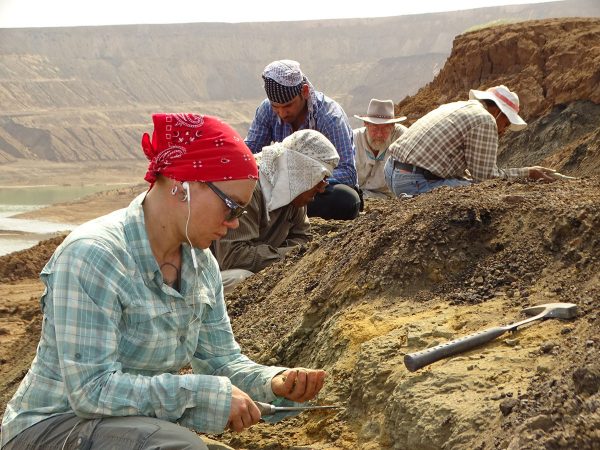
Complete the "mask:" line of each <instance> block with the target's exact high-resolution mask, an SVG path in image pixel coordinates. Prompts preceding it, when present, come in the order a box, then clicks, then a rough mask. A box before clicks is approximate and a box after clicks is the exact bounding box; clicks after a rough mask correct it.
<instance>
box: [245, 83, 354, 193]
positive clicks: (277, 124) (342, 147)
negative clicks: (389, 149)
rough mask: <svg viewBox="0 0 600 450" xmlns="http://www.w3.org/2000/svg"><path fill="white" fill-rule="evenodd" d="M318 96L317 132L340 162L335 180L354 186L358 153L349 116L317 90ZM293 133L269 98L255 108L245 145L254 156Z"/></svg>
mask: <svg viewBox="0 0 600 450" xmlns="http://www.w3.org/2000/svg"><path fill="white" fill-rule="evenodd" d="M315 96H316V102H315V103H314V105H313V106H314V116H315V119H316V124H315V130H316V131H319V132H321V133H322V134H323V135H325V137H326V138H327V139H329V140H330V141H331V143H332V144H333V146H334V147H335V149H336V150H337V152H338V154H339V155H340V162H339V164H338V166H337V167H336V168H335V169H334V171H333V178H334V179H335V180H337V181H338V182H340V183H343V184H347V185H348V186H351V187H354V186H356V185H357V184H358V181H357V176H356V165H355V162H354V155H355V154H356V152H355V149H354V140H353V136H352V128H351V127H350V124H349V122H348V117H347V116H346V113H345V112H344V110H343V109H342V107H341V106H340V105H339V104H338V103H337V102H336V101H335V100H332V99H330V98H329V97H327V96H325V95H324V94H323V93H322V92H318V91H315ZM307 116H308V115H307ZM306 128H308V117H307V118H306V120H305V122H304V124H303V125H302V126H300V128H299V129H300V130H303V129H306ZM292 133H293V130H292V126H291V125H290V124H289V123H285V122H283V121H282V120H281V119H280V118H279V116H278V115H277V113H276V112H275V111H273V108H271V103H270V102H269V99H265V100H264V101H263V102H262V103H261V104H260V106H259V107H258V108H257V109H256V115H255V116H254V120H253V121H252V124H251V125H250V129H249V130H248V136H247V137H246V139H245V142H246V145H248V147H250V150H252V153H258V152H260V151H262V148H263V147H264V146H265V145H270V144H271V143H273V142H281V141H283V139H284V138H286V137H288V136H289V135H290V134H292Z"/></svg>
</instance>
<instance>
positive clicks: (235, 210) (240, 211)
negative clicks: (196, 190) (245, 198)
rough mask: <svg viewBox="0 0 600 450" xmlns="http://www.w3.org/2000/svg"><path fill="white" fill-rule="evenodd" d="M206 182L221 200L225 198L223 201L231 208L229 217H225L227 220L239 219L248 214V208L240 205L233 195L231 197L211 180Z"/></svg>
mask: <svg viewBox="0 0 600 450" xmlns="http://www.w3.org/2000/svg"><path fill="white" fill-rule="evenodd" d="M205 184H206V185H207V186H208V187H209V188H210V190H211V191H213V192H214V193H215V194H217V196H218V197H219V198H220V199H221V200H223V203H225V205H226V206H227V207H228V208H229V214H227V217H225V220H226V221H227V222H230V221H232V220H234V219H239V218H240V217H242V216H243V215H244V214H246V210H245V209H244V208H243V207H242V206H240V205H238V204H237V203H236V202H235V201H234V200H233V199H232V198H231V197H229V196H228V195H227V194H226V193H225V192H223V191H222V190H221V189H219V188H218V187H216V186H215V185H214V184H212V183H211V182H207V183H205Z"/></svg>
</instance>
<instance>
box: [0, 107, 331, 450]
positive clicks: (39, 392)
mask: <svg viewBox="0 0 600 450" xmlns="http://www.w3.org/2000/svg"><path fill="white" fill-rule="evenodd" d="M153 121H154V133H153V137H152V140H151V139H150V137H149V136H148V135H147V134H145V135H144V136H143V138H142V147H143V150H144V153H145V154H146V156H147V157H148V159H149V160H150V165H149V168H148V172H147V174H146V177H145V178H146V180H147V181H148V182H150V188H149V189H148V191H147V192H145V193H143V194H142V195H140V196H138V197H137V198H136V199H134V200H133V201H132V203H131V204H130V205H129V207H127V208H125V209H122V210H119V211H115V212H113V213H111V214H109V215H107V216H104V217H100V218H98V219H95V220H93V221H91V222H88V223H86V224H84V225H82V226H81V227H79V228H78V229H76V230H75V231H73V232H72V233H71V234H70V235H69V236H68V237H67V238H66V239H65V241H64V242H63V243H62V244H61V245H60V246H59V247H58V248H57V249H56V252H55V253H54V255H53V256H52V258H51V259H50V261H49V262H48V264H47V265H46V266H45V267H44V269H43V270H42V273H41V278H42V281H43V282H44V284H45V286H46V291H45V293H44V295H43V296H42V298H41V306H42V310H43V313H44V319H43V329H42V334H41V338H40V343H39V345H38V349H37V355H36V358H35V359H34V361H33V363H32V366H31V368H30V370H29V371H28V373H27V375H26V376H25V378H24V379H23V381H22V382H21V385H20V386H19V388H18V390H17V392H16V393H15V395H14V397H13V398H12V400H11V401H10V402H9V403H8V405H7V407H6V410H5V413H4V417H3V420H2V437H1V443H0V446H1V447H2V449H3V450H9V449H10V450H14V449H22V448H27V449H48V448H56V449H75V448H77V449H117V448H119V449H121V448H139V449H155V448H169V449H183V448H185V449H206V448H207V447H206V445H205V444H204V443H203V441H202V440H201V439H200V438H199V437H198V436H197V435H196V434H195V433H193V432H191V431H189V430H188V429H187V428H191V429H193V430H196V431H200V432H206V433H220V432H222V431H223V430H224V429H225V428H226V427H229V428H230V429H232V430H234V431H241V430H243V429H244V428H247V427H249V426H251V425H253V424H255V423H257V422H258V421H259V419H260V418H261V414H260V411H259V410H258V408H257V406H256V405H255V403H254V401H262V402H277V403H279V404H285V403H286V402H288V400H291V401H294V402H304V401H307V400H310V399H312V398H314V396H316V395H317V394H318V392H319V390H320V389H321V388H322V386H323V381H324V377H325V372H323V371H322V370H309V369H287V368H285V367H268V366H262V365H259V364H256V363H254V362H253V361H251V360H249V359H248V358H247V357H245V356H244V355H242V354H241V352H240V348H239V346H238V344H237V343H236V342H235V339H234V338H233V333H232V330H231V325H230V322H229V317H228V316H227V310H226V307H225V304H224V301H223V289H222V283H221V278H220V274H219V268H218V265H217V263H216V261H215V259H214V257H213V256H212V254H211V253H210V251H209V250H208V247H209V245H210V243H211V242H212V241H213V240H215V239H219V238H220V237H222V236H224V235H225V233H226V232H227V230H228V229H230V228H236V227H237V226H238V224H239V222H238V218H239V217H240V215H241V214H243V211H244V209H243V208H244V205H246V204H247V203H248V202H249V201H250V198H251V196H252V192H253V190H254V187H255V184H256V180H257V175H258V172H257V167H256V162H255V160H254V157H253V155H252V153H251V152H250V150H249V149H248V148H247V147H246V145H245V144H244V142H243V140H242V139H241V138H240V136H239V135H238V134H237V133H236V132H235V131H234V130H233V129H232V128H231V127H230V126H228V125H227V124H225V123H224V122H222V121H220V120H219V119H217V118H215V117H209V116H201V115H195V114H155V115H154V116H153ZM189 364H191V366H192V368H193V373H191V374H179V370H180V369H181V368H183V367H185V366H187V365H189ZM286 399H287V400H286ZM288 403H290V402H288ZM281 417H282V416H279V417H277V415H275V416H274V417H273V418H274V419H275V420H277V419H280V418H281ZM176 423H178V424H179V425H177V424H176ZM180 425H181V426H180ZM184 427H186V428H184Z"/></svg>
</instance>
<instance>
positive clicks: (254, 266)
mask: <svg viewBox="0 0 600 450" xmlns="http://www.w3.org/2000/svg"><path fill="white" fill-rule="evenodd" d="M256 158H257V160H258V165H259V182H258V183H257V185H256V187H255V189H254V192H253V194H252V198H251V200H250V203H248V206H247V207H246V214H244V215H242V216H241V217H240V219H239V220H240V226H239V227H238V228H237V229H229V231H228V233H227V235H226V236H225V237H224V238H222V239H220V240H219V241H215V243H214V251H215V255H216V257H217V260H218V262H219V265H220V267H221V270H222V272H221V275H222V277H223V285H224V287H225V292H230V291H231V289H232V288H233V287H234V286H235V285H236V284H237V283H239V282H240V281H242V280H243V279H245V278H247V277H248V276H250V275H253V274H254V273H256V272H259V271H260V270H262V269H264V268H265V267H267V266H268V265H270V264H273V263H274V262H277V261H280V260H281V259H283V258H284V257H285V255H286V254H287V253H288V252H289V251H290V250H292V249H293V248H294V247H296V246H298V245H300V244H303V243H305V242H308V241H309V239H310V234H309V221H308V217H307V213H306V206H307V205H308V203H310V202H311V201H313V200H314V198H315V196H316V195H317V194H318V193H321V192H323V191H324V190H325V187H326V186H327V180H326V178H327V177H330V176H331V174H332V172H333V169H334V168H335V167H336V166H337V164H338V161H339V156H338V153H337V151H336V149H335V147H334V146H333V144H332V143H331V142H330V141H329V140H328V139H327V138H326V137H325V136H324V135H322V134H321V133H319V132H318V131H315V130H300V131H297V132H295V133H293V134H291V135H290V136H288V137H287V138H285V139H284V140H283V141H282V142H276V143H274V144H273V145H270V146H266V147H263V150H262V152H261V153H259V154H257V155H256Z"/></svg>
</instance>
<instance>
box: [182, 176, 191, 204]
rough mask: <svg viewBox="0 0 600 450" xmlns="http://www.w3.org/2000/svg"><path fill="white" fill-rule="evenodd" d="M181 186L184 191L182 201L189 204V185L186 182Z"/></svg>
mask: <svg viewBox="0 0 600 450" xmlns="http://www.w3.org/2000/svg"><path fill="white" fill-rule="evenodd" d="M181 186H182V187H183V190H184V191H185V197H184V199H183V201H185V200H187V202H188V203H189V202H190V197H191V194H190V184H189V183H188V182H187V181H184V182H183V183H181Z"/></svg>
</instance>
